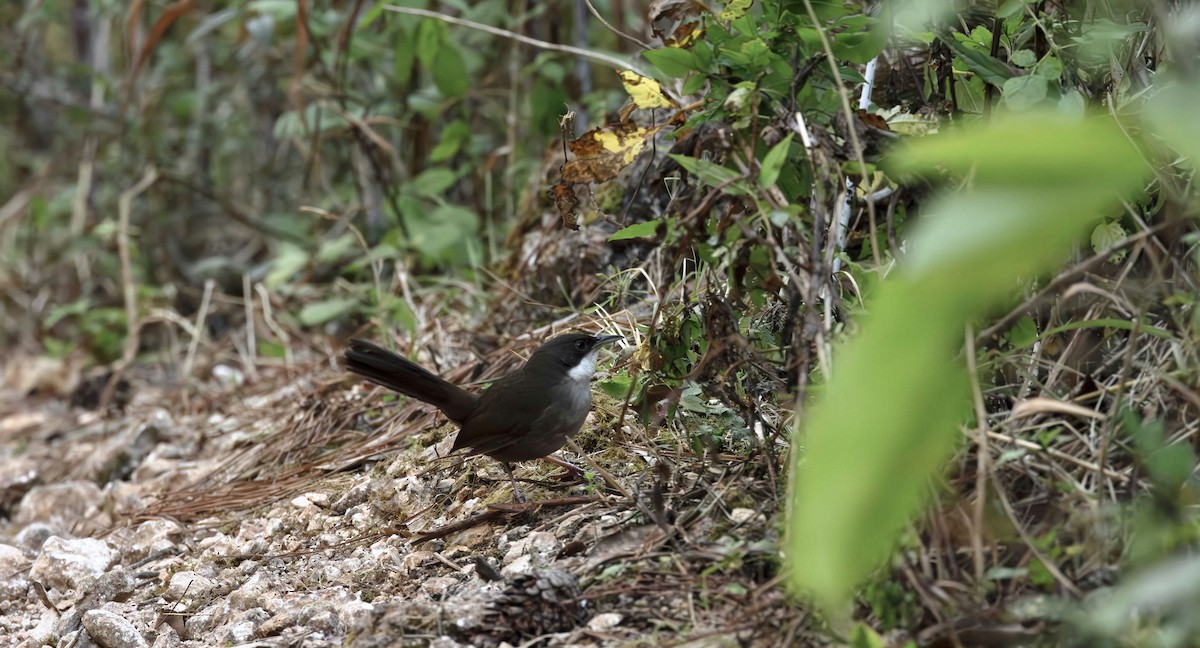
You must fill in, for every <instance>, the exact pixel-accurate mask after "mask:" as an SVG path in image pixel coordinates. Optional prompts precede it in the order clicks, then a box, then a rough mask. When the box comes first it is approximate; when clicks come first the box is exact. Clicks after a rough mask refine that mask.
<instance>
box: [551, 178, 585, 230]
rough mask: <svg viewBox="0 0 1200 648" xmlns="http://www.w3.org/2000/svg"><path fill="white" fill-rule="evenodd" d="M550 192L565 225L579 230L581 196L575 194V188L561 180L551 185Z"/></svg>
mask: <svg viewBox="0 0 1200 648" xmlns="http://www.w3.org/2000/svg"><path fill="white" fill-rule="evenodd" d="M548 193H549V194H550V197H551V198H553V199H554V208H555V209H557V210H558V215H559V217H561V218H562V223H563V227H567V228H570V229H573V230H578V229H579V198H578V197H577V196H576V195H575V190H574V189H572V188H571V186H570V185H568V184H567V183H565V182H559V183H557V184H555V185H554V186H553V187H550V191H549V192H548Z"/></svg>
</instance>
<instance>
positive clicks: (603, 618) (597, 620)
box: [587, 612, 624, 632]
mask: <svg viewBox="0 0 1200 648" xmlns="http://www.w3.org/2000/svg"><path fill="white" fill-rule="evenodd" d="M623 618H624V617H622V616H621V615H620V614H617V613H616V612H605V613H603V614H597V615H596V616H594V617H592V618H591V619H589V620H588V624H587V625H588V630H591V631H593V632H604V631H605V630H611V629H613V628H615V627H616V626H617V625H619V624H620V623H621V620H622V619H623Z"/></svg>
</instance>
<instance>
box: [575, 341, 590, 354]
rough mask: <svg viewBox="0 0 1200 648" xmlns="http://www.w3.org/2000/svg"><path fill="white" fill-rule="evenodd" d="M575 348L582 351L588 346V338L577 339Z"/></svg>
mask: <svg viewBox="0 0 1200 648" xmlns="http://www.w3.org/2000/svg"><path fill="white" fill-rule="evenodd" d="M575 348H576V349H579V350H580V351H582V350H584V349H586V348H587V340H575Z"/></svg>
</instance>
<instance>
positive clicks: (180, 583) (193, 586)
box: [165, 571, 217, 601]
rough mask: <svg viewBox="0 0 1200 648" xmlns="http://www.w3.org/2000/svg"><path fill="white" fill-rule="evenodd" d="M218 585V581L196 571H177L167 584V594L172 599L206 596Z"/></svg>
mask: <svg viewBox="0 0 1200 648" xmlns="http://www.w3.org/2000/svg"><path fill="white" fill-rule="evenodd" d="M216 587H217V583H216V581H214V580H213V579H211V578H207V577H205V576H201V575H200V574H197V573H196V572H190V571H183V572H177V573H175V574H173V575H172V576H171V583H170V585H168V586H167V593H166V595H165V596H166V597H167V598H168V599H170V600H172V601H179V600H182V599H183V598H184V597H185V596H186V597H187V598H191V599H195V598H199V597H203V596H206V595H207V594H208V593H209V592H211V591H213V590H214V589H216Z"/></svg>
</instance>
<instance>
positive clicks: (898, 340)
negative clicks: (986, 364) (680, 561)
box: [789, 115, 1145, 608]
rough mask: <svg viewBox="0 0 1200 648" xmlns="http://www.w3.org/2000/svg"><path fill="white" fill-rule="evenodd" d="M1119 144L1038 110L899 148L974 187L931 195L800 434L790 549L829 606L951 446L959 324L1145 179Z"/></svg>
mask: <svg viewBox="0 0 1200 648" xmlns="http://www.w3.org/2000/svg"><path fill="white" fill-rule="evenodd" d="M1131 153H1134V152H1133V151H1132V149H1131V147H1130V146H1129V144H1128V143H1127V142H1126V140H1125V139H1124V136H1123V134H1122V131H1121V130H1120V129H1119V128H1118V127H1117V126H1116V125H1115V124H1113V123H1112V122H1111V121H1108V120H1088V121H1083V122H1069V121H1067V120H1064V119H1062V118H1061V117H1057V116H1053V115H1038V116H1036V117H1034V118H1030V117H1024V118H1022V119H1020V120H1016V119H1012V118H1009V119H1002V120H997V121H996V122H994V123H989V124H986V125H983V126H981V127H977V128H974V129H962V130H960V131H958V132H956V133H954V134H953V135H944V136H936V137H928V138H925V139H923V140H921V141H919V142H915V143H913V144H911V145H910V146H909V147H907V148H906V149H904V150H903V151H901V152H900V153H898V154H897V156H896V157H897V158H898V161H897V163H896V164H897V165H898V166H900V167H901V168H902V169H903V170H927V169H930V168H934V167H943V168H948V169H950V170H951V171H955V172H959V173H963V174H965V173H967V172H968V171H973V172H974V173H975V176H974V185H973V186H972V187H971V188H969V189H968V190H966V191H964V192H962V193H960V194H957V195H950V196H945V197H942V198H939V199H937V200H935V201H933V202H932V203H931V204H930V206H929V211H928V213H927V215H926V216H925V219H924V221H923V222H922V223H921V226H920V228H919V229H918V230H916V231H915V232H914V234H913V237H912V245H911V248H910V252H909V254H908V256H907V257H906V259H905V263H904V264H903V265H902V266H901V269H900V271H899V272H897V273H895V274H894V276H893V277H891V278H889V280H888V281H887V282H886V283H884V284H882V285H880V286H879V287H878V288H877V292H876V295H875V296H874V298H873V299H872V301H871V302H870V303H869V304H868V306H869V309H870V311H869V312H870V316H869V317H867V318H866V319H865V321H864V322H863V327H862V332H861V334H860V335H859V336H858V337H857V338H856V339H854V340H852V341H851V342H849V343H847V344H846V345H845V346H844V347H843V348H841V349H839V350H838V353H837V355H836V356H835V365H834V373H833V377H832V378H831V379H830V380H829V383H828V389H827V391H826V393H825V395H824V397H823V398H821V399H820V400H819V401H817V402H816V403H814V405H813V406H812V407H811V408H810V409H809V413H808V420H807V421H806V426H805V432H806V433H805V434H801V435H799V436H798V438H797V440H796V444H797V446H798V447H804V448H805V450H806V451H805V452H804V453H803V455H802V458H801V459H800V464H799V465H798V466H797V469H796V471H795V476H794V483H795V487H794V492H795V494H796V495H795V497H796V501H795V503H794V504H793V509H792V510H794V511H795V512H796V513H795V517H794V519H793V526H792V542H791V545H790V547H789V549H790V556H791V558H792V560H793V562H794V567H795V569H794V575H795V576H794V577H795V580H796V582H797V584H799V585H801V586H802V587H805V588H807V589H809V590H810V591H811V592H812V593H813V594H814V595H815V596H816V597H817V599H818V601H820V602H822V603H824V604H825V605H828V606H833V607H835V608H836V607H839V606H840V605H841V604H842V603H843V602H844V601H845V600H846V598H847V597H848V596H849V595H850V593H851V592H852V591H853V588H854V586H855V584H856V583H858V582H859V581H860V580H861V579H862V578H864V577H865V576H866V575H867V574H869V573H870V572H871V571H872V570H873V569H875V568H876V567H877V566H878V565H879V562H880V561H881V560H882V559H883V558H884V557H885V556H886V555H887V553H888V552H889V551H890V549H891V548H892V545H893V542H894V538H895V535H896V533H898V532H899V531H900V530H901V529H902V528H903V527H904V525H905V524H906V523H907V521H908V520H909V518H910V516H911V515H913V514H915V513H916V512H917V511H918V510H919V508H920V507H921V504H922V502H923V501H924V499H925V497H926V496H927V495H928V493H929V484H930V480H932V479H936V477H937V474H938V472H939V470H940V468H941V465H942V462H943V461H944V460H945V459H946V457H947V456H948V455H949V454H950V452H951V451H952V450H953V448H954V445H955V441H956V440H957V439H958V438H959V426H960V425H962V424H964V423H965V422H966V421H967V420H968V415H969V413H970V407H969V400H968V398H967V394H968V381H967V375H966V371H965V365H964V362H963V361H962V360H961V358H960V357H959V355H958V354H959V350H960V347H961V344H962V339H963V336H964V333H965V328H964V327H965V325H966V323H967V322H969V321H971V320H973V319H975V318H977V317H979V316H980V315H982V314H983V313H984V312H986V311H987V310H988V309H989V308H992V307H994V305H996V304H999V303H1003V302H1004V301H1007V300H1009V299H1011V298H1012V293H1013V291H1014V289H1015V286H1016V285H1018V283H1019V281H1018V280H1019V279H1021V278H1022V277H1025V276H1028V275H1030V274H1034V273H1038V272H1042V271H1044V270H1046V269H1048V268H1050V267H1052V266H1053V264H1055V263H1057V262H1059V261H1061V259H1062V258H1063V257H1064V256H1065V255H1066V254H1067V253H1068V252H1069V251H1070V249H1071V245H1072V243H1073V242H1075V241H1076V240H1077V239H1078V238H1079V235H1080V234H1081V233H1082V232H1085V231H1086V227H1087V225H1088V224H1089V223H1091V222H1094V221H1095V220H1096V219H1097V218H1098V217H1099V216H1100V212H1101V211H1102V210H1104V209H1106V208H1111V206H1112V205H1114V204H1115V203H1116V202H1117V199H1118V198H1120V197H1122V192H1124V193H1131V192H1132V191H1133V190H1134V189H1135V188H1137V187H1138V186H1139V185H1140V184H1141V183H1142V182H1143V178H1144V174H1145V169H1144V167H1143V166H1142V165H1141V162H1140V158H1139V157H1138V156H1136V155H1131ZM1031 167H1032V169H1031ZM1039 174H1042V175H1039ZM1046 175H1050V176H1052V177H1053V182H1051V181H1050V179H1048V178H1046V177H1045V176H1046ZM864 393H867V394H871V395H872V398H871V400H870V402H869V403H868V404H864V402H863V399H862V394H864ZM847 476H853V477H852V478H849V479H848V478H847Z"/></svg>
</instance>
